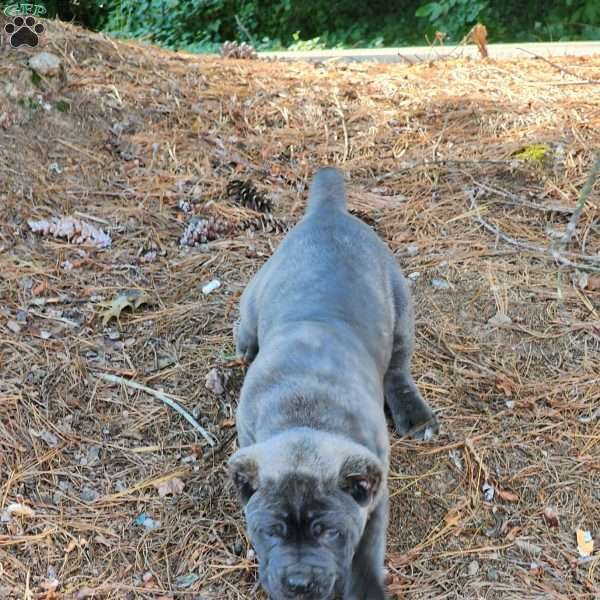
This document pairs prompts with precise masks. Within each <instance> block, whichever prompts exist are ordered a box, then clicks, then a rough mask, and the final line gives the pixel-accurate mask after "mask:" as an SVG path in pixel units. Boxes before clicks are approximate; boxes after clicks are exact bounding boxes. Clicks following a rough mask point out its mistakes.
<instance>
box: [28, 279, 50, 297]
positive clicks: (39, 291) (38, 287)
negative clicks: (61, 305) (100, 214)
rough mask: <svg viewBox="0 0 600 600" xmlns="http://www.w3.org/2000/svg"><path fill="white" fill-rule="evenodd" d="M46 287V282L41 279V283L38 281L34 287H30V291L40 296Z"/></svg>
mask: <svg viewBox="0 0 600 600" xmlns="http://www.w3.org/2000/svg"><path fill="white" fill-rule="evenodd" d="M47 289H48V282H47V281H42V283H38V284H37V285H36V286H35V287H33V288H32V289H31V293H32V294H33V295H34V296H41V295H42V294H43V293H44V292H45V291H46V290H47Z"/></svg>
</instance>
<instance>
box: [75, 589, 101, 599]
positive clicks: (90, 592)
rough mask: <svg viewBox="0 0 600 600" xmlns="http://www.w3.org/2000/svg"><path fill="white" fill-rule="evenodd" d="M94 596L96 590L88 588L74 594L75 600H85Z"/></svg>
mask: <svg viewBox="0 0 600 600" xmlns="http://www.w3.org/2000/svg"><path fill="white" fill-rule="evenodd" d="M95 595H96V590H95V589H93V588H90V587H83V588H81V589H80V590H79V591H78V592H77V593H76V594H75V600H85V599H86V598H91V597H92V596H95Z"/></svg>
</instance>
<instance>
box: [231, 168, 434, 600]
mask: <svg viewBox="0 0 600 600" xmlns="http://www.w3.org/2000/svg"><path fill="white" fill-rule="evenodd" d="M240 312H241V319H240V323H239V325H238V326H237V328H236V332H235V337H236V347H237V352H238V355H239V356H241V357H243V358H244V359H246V360H247V361H251V365H250V367H249V369H248V372H247V374H246V378H245V381H244V385H243V387H242V392H241V398H240V404H239V408H238V412H237V432H238V436H239V444H240V450H239V451H238V452H237V453H236V454H235V455H234V456H233V457H232V458H231V459H230V461H229V464H230V471H231V475H232V478H233V481H234V483H235V485H236V487H237V489H238V492H239V496H240V498H241V501H242V503H243V505H244V510H245V515H246V520H247V524H248V531H249V535H250V539H251V540H252V543H253V545H254V548H255V550H256V553H257V556H258V560H259V564H260V580H261V583H262V585H263V587H264V588H265V589H266V591H267V592H268V594H269V595H270V597H271V598H272V599H273V600H283V599H288V598H296V599H305V600H325V599H328V598H331V597H332V596H333V595H334V594H339V595H341V596H342V597H343V598H344V600H379V599H383V598H385V592H384V583H383V576H384V567H383V560H384V550H385V531H386V526H387V511H388V493H387V482H386V477H387V471H388V463H389V440H388V432H387V427H386V420H385V415H384V398H385V400H386V401H387V404H388V407H389V408H390V411H391V413H392V417H393V419H394V423H395V426H396V431H397V432H398V433H399V434H401V435H404V434H406V433H408V432H411V431H412V432H414V431H416V432H417V434H416V435H417V437H423V431H424V430H425V428H426V427H429V428H431V429H432V430H434V431H435V430H437V421H436V419H435V417H434V415H433V413H432V411H431V409H430V408H429V406H428V405H427V404H426V403H425V402H424V400H423V399H422V397H421V395H420V394H419V391H418V389H417V387H416V386H415V383H414V381H413V379H412V377H411V375H410V371H409V366H410V358H411V354H412V350H413V337H414V334H413V316H412V309H411V304H410V298H409V293H408V289H407V285H406V281H405V279H404V278H403V276H402V274H401V273H400V270H399V268H398V266H397V264H396V261H395V259H394V256H393V255H392V253H391V252H390V251H389V249H388V248H387V247H386V246H385V245H384V244H383V243H382V242H381V240H380V239H379V238H378V237H377V235H376V234H375V233H374V232H373V231H372V230H371V229H370V228H369V227H368V226H367V225H365V224H364V223H362V222H361V221H360V220H359V219H357V218H355V217H353V216H352V215H350V214H349V213H348V212H347V210H346V194H345V189H344V179H343V175H342V173H341V172H340V171H338V170H336V169H332V168H325V169H321V170H320V171H319V172H318V173H317V175H316V176H315V178H314V181H313V183H312V185H311V189H310V193H309V200H308V209H307V211H306V215H305V217H304V218H303V219H302V221H301V222H300V223H299V224H298V225H297V226H296V227H295V228H294V229H293V230H292V231H290V233H289V234H288V235H287V236H286V238H285V239H284V240H283V242H282V243H281V245H280V246H279V248H278V249H277V251H276V252H275V254H274V255H273V256H272V257H271V258H270V259H269V260H268V261H267V263H266V264H265V265H264V266H263V267H262V268H261V270H260V271H259V272H258V273H257V274H256V275H255V277H254V278H253V279H252V281H251V282H250V283H249V285H248V287H247V288H246V290H245V291H244V294H243V296H242V299H241V307H240Z"/></svg>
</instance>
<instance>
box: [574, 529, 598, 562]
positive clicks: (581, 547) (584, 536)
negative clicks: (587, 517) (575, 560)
mask: <svg viewBox="0 0 600 600" xmlns="http://www.w3.org/2000/svg"><path fill="white" fill-rule="evenodd" d="M576 535H577V550H578V551H579V555H580V556H583V557H585V556H591V554H592V552H594V538H593V537H592V534H591V533H590V532H589V531H584V530H583V529H578V530H577V534H576Z"/></svg>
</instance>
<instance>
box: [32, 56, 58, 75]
mask: <svg viewBox="0 0 600 600" xmlns="http://www.w3.org/2000/svg"><path fill="white" fill-rule="evenodd" d="M29 68H30V69H33V70H34V71H35V72H36V73H39V74H40V75H44V76H48V77H52V76H53V75H56V74H57V73H58V71H59V69H60V58H58V56H56V54H52V53H50V52H39V53H38V54H34V55H33V56H32V57H31V58H30V59H29Z"/></svg>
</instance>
